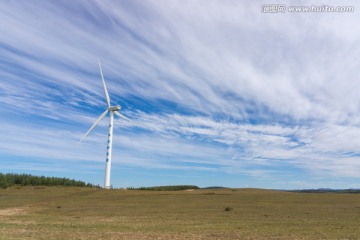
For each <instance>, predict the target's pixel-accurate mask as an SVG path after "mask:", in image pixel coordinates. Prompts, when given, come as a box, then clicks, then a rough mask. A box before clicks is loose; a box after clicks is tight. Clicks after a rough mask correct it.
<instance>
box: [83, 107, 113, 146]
mask: <svg viewBox="0 0 360 240" xmlns="http://www.w3.org/2000/svg"><path fill="white" fill-rule="evenodd" d="M108 112H109V110H106V111H105V112H103V114H101V115H100V117H99V118H98V119H97V120H96V122H95V123H94V124H93V125H92V126H91V128H90V129H89V131H87V132H86V133H85V135H84V136H83V137H82V138H81V139H80V141H79V143H81V142H82V141H83V140H84V139H85V138H86V136H87V135H88V134H89V133H90V132H91V130H93V129H94V127H96V125H97V124H98V123H99V122H100V121H101V119H103V118H104V117H105V116H106V114H107V113H108Z"/></svg>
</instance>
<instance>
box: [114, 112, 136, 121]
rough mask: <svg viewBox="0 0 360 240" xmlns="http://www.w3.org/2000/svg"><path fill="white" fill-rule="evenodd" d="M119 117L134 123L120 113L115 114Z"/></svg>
mask: <svg viewBox="0 0 360 240" xmlns="http://www.w3.org/2000/svg"><path fill="white" fill-rule="evenodd" d="M114 113H115V114H116V115H117V116H119V117H121V118H123V119H125V120H128V121H130V122H132V121H131V120H130V119H128V118H127V117H125V116H124V115H122V114H121V113H119V112H114Z"/></svg>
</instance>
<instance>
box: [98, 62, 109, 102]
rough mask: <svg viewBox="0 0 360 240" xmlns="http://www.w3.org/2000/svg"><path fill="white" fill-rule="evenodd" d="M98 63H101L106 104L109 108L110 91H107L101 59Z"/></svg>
mask: <svg viewBox="0 0 360 240" xmlns="http://www.w3.org/2000/svg"><path fill="white" fill-rule="evenodd" d="M98 62H99V68H100V73H101V78H102V82H103V85H104V91H105V97H106V103H107V106H108V107H110V97H109V93H108V90H107V88H106V84H105V79H104V75H103V73H102V69H101V64H100V59H99V58H98Z"/></svg>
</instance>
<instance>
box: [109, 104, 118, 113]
mask: <svg viewBox="0 0 360 240" xmlns="http://www.w3.org/2000/svg"><path fill="white" fill-rule="evenodd" d="M120 109H121V106H119V105H118V106H112V107H108V110H109V111H112V112H116V111H119V110H120Z"/></svg>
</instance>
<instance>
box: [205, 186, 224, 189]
mask: <svg viewBox="0 0 360 240" xmlns="http://www.w3.org/2000/svg"><path fill="white" fill-rule="evenodd" d="M202 189H227V187H221V186H210V187H204V188H202Z"/></svg>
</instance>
